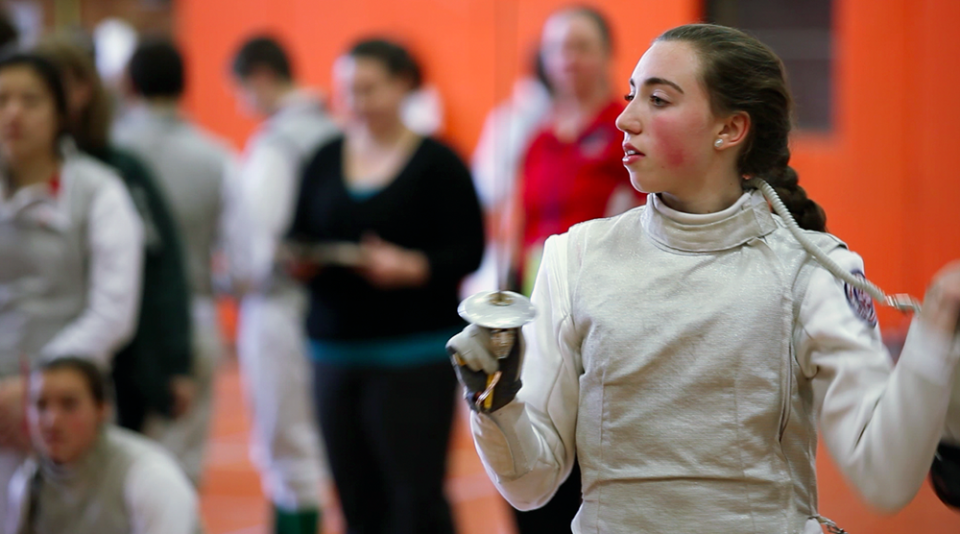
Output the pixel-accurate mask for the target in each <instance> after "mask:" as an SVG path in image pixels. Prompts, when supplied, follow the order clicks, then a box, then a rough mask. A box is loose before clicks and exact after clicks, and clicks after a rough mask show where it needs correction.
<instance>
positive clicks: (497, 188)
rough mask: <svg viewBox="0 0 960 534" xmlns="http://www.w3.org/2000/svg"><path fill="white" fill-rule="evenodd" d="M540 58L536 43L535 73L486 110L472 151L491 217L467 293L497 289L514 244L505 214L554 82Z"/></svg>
mask: <svg viewBox="0 0 960 534" xmlns="http://www.w3.org/2000/svg"><path fill="white" fill-rule="evenodd" d="M542 58H543V55H542V54H541V53H540V50H539V48H538V49H537V50H536V53H535V54H534V55H533V61H531V64H532V71H533V72H532V75H530V76H527V77H524V78H522V79H520V80H519V81H517V83H515V84H514V86H513V92H512V93H511V95H510V97H509V99H508V100H507V101H506V102H504V103H502V104H500V105H498V106H497V107H496V108H494V109H493V110H492V111H491V112H490V113H489V114H488V115H487V118H486V120H485V121H484V123H483V130H482V131H481V132H480V140H479V141H477V148H476V149H475V150H474V152H473V159H472V160H471V164H470V170H471V172H472V174H473V183H474V185H475V186H476V189H477V196H478V197H479V198H480V203H481V204H482V205H483V209H484V213H485V215H486V219H487V249H486V251H485V252H484V255H483V262H482V263H481V265H480V268H479V269H477V272H476V273H474V274H472V275H471V276H469V277H468V278H467V279H466V280H465V281H464V283H463V287H461V290H460V293H461V294H462V295H464V296H469V295H472V294H474V293H477V292H479V291H484V290H490V289H498V288H497V287H496V286H497V284H498V283H500V281H499V280H498V276H502V274H503V273H502V269H503V268H504V267H505V265H504V264H505V263H507V264H509V263H510V260H509V258H508V257H507V255H508V254H509V252H511V251H512V250H513V249H514V248H515V246H514V244H515V242H516V239H515V236H514V235H513V234H515V233H516V231H515V230H516V229H511V228H510V227H509V226H508V223H509V219H508V218H507V214H508V212H509V210H510V206H511V203H512V201H513V194H514V192H515V191H516V187H517V183H518V179H519V171H520V166H521V163H522V162H523V155H524V153H526V151H527V146H529V144H530V141H531V140H532V138H533V136H534V135H535V134H537V133H538V132H539V130H540V128H541V126H542V124H543V121H544V120H545V118H546V117H547V114H548V112H549V111H550V100H551V95H550V84H549V82H548V81H547V78H546V73H545V72H544V71H543V60H542Z"/></svg>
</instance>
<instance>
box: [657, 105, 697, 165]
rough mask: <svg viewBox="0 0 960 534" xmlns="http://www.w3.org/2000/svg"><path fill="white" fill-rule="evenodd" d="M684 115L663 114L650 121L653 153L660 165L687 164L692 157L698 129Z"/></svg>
mask: <svg viewBox="0 0 960 534" xmlns="http://www.w3.org/2000/svg"><path fill="white" fill-rule="evenodd" d="M691 122H692V121H691V120H690V119H689V118H686V117H682V116H676V115H667V114H663V115H660V116H657V117H654V118H653V119H652V121H651V123H650V133H651V137H652V138H653V139H654V148H655V150H656V152H655V154H657V155H659V156H660V157H659V158H658V159H659V160H660V162H661V165H663V166H664V167H667V168H670V169H678V168H682V167H685V166H688V165H689V164H690V163H691V160H692V159H693V157H692V156H693V154H694V153H695V152H694V150H693V146H692V143H693V140H695V139H699V137H700V131H699V129H698V128H697V127H696V125H694V124H691Z"/></svg>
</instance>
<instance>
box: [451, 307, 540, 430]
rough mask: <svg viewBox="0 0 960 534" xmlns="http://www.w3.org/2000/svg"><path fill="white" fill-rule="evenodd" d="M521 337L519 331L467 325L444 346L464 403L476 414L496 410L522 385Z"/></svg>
mask: <svg viewBox="0 0 960 534" xmlns="http://www.w3.org/2000/svg"><path fill="white" fill-rule="evenodd" d="M524 348H525V347H524V342H523V334H522V333H521V330H520V328H508V329H499V330H495V329H490V328H483V327H480V326H477V325H473V324H471V325H469V326H467V327H466V328H464V329H463V331H462V332H460V333H459V334H457V335H455V336H453V337H452V338H450V341H448V342H447V352H448V353H449V354H450V360H451V361H452V363H453V368H454V370H456V372H457V378H459V379H460V383H461V384H463V389H464V399H465V400H466V401H467V404H468V405H470V408H471V409H472V410H474V411H476V412H480V413H491V412H495V411H497V410H499V409H500V408H502V407H503V406H505V405H506V404H507V403H509V402H510V401H512V400H513V399H514V397H516V396H517V392H518V391H520V387H521V386H522V385H523V384H522V383H521V381H520V371H521V369H522V367H523V352H524Z"/></svg>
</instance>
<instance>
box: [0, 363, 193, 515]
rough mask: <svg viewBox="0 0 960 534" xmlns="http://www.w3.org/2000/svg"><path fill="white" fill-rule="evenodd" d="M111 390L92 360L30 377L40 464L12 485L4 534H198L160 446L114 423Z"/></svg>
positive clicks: (48, 367) (179, 476)
mask: <svg viewBox="0 0 960 534" xmlns="http://www.w3.org/2000/svg"><path fill="white" fill-rule="evenodd" d="M107 390H108V386H107V383H106V379H105V377H104V375H103V373H102V371H101V369H100V368H99V367H98V366H97V365H96V364H94V363H93V362H90V361H88V360H86V359H82V358H73V357H64V358H59V359H55V360H51V361H48V362H44V363H42V364H40V365H39V366H38V367H37V368H36V370H34V371H33V372H32V373H31V375H30V386H29V394H28V397H29V398H28V402H27V422H28V425H29V428H30V438H31V441H32V443H33V448H34V451H35V453H36V454H35V457H33V458H31V459H29V460H27V461H26V462H25V463H24V465H23V466H21V467H20V469H19V470H18V471H17V473H16V475H15V476H14V478H13V480H12V481H11V482H10V497H11V498H10V511H9V512H10V513H9V514H7V516H5V517H4V518H3V523H4V526H5V529H4V532H5V533H7V534H20V533H23V532H57V533H65V532H69V533H71V534H194V533H195V532H197V527H198V526H199V518H198V507H197V495H196V492H195V491H194V489H193V487H191V486H190V483H189V482H188V481H187V478H186V477H185V476H184V475H183V473H182V472H181V471H180V469H179V467H177V465H176V463H175V462H174V461H173V459H172V458H170V456H169V455H168V454H167V453H166V451H164V450H163V449H162V448H161V447H159V446H158V445H157V444H155V443H154V442H152V441H150V440H148V439H146V438H143V437H141V436H138V435H137V434H134V433H132V432H129V431H127V430H124V429H120V428H117V427H115V426H113V425H111V424H110V423H109V420H110V406H109V403H108V401H107Z"/></svg>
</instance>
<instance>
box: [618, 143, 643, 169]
mask: <svg viewBox="0 0 960 534" xmlns="http://www.w3.org/2000/svg"><path fill="white" fill-rule="evenodd" d="M623 154H624V155H623V164H624V165H630V164H632V163H636V162H638V161H640V158H643V157H646V154H644V153H643V152H640V151H639V150H637V147H635V146H633V145H631V144H630V143H624V144H623Z"/></svg>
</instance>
